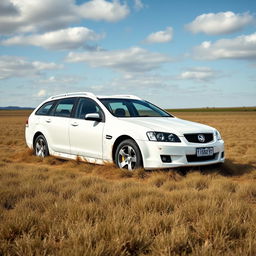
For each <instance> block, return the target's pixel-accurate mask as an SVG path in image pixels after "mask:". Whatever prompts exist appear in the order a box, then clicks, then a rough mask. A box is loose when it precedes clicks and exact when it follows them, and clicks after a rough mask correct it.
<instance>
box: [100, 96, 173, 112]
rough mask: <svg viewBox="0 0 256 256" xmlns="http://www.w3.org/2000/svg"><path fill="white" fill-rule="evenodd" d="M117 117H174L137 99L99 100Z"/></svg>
mask: <svg viewBox="0 0 256 256" xmlns="http://www.w3.org/2000/svg"><path fill="white" fill-rule="evenodd" d="M99 100H100V101H101V102H102V103H103V104H104V106H105V107H106V108H107V109H108V110H109V112H110V113H111V114H112V115H114V116H116V117H173V116H172V115H170V114H169V113H167V112H166V111H164V110H162V109H160V108H158V107H157V106H155V105H153V104H152V103H150V102H148V101H143V100H136V99H112V98H104V99H99Z"/></svg>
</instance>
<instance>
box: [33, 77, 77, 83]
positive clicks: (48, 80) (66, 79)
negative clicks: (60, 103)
mask: <svg viewBox="0 0 256 256" xmlns="http://www.w3.org/2000/svg"><path fill="white" fill-rule="evenodd" d="M78 79H79V78H78V77H73V76H62V77H56V76H50V77H48V78H46V79H41V80H39V81H38V82H39V83H42V84H75V83H77V82H78Z"/></svg>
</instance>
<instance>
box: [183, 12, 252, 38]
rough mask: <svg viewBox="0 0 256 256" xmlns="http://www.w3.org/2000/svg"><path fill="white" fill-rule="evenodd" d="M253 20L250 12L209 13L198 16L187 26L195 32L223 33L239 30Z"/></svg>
mask: <svg viewBox="0 0 256 256" xmlns="http://www.w3.org/2000/svg"><path fill="white" fill-rule="evenodd" d="M253 21H254V17H253V16H252V15H250V14H249V13H242V14H240V13H237V14H235V13H233V12H219V13H207V14H202V15H200V16H197V17H196V18H195V20H193V21H192V22H191V23H189V24H187V25H186V26H185V27H186V28H187V29H188V30H190V31H191V32H192V33H194V34H196V33H200V32H201V33H205V34H207V35H223V34H230V33H233V32H236V31H239V30H241V29H243V28H244V27H245V26H246V25H248V24H251V23H253Z"/></svg>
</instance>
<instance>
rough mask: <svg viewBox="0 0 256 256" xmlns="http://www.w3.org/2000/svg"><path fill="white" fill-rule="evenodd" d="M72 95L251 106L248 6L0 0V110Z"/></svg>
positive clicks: (253, 84) (253, 60)
mask: <svg viewBox="0 0 256 256" xmlns="http://www.w3.org/2000/svg"><path fill="white" fill-rule="evenodd" d="M73 91H90V92H93V93H95V94H97V95H111V94H135V95H138V96H140V97H141V98H144V99H147V100H150V101H152V102H153V103H155V104H158V105H160V106H162V107H166V108H187V107H222V106H224V107H225V106H255V105H256V103H255V102H256V100H255V99H256V1H253V0H236V1H234V0H233V1H231V0H225V1H220V0H216V1H207V0H204V1H201V0H198V1H195V0H194V1H192V0H190V1H189V0H186V1H182V0H180V1H176V0H172V1H171V0H161V1H157V0H147V1H146V0H126V1H125V0H120V1H118V0H114V1H110V0H89V1H84V0H79V1H75V0H44V1H41V0H1V2H0V106H8V105H19V106H32V107H34V106H37V105H38V104H39V103H40V102H41V101H42V100H44V99H46V98H47V97H49V96H51V95H54V94H59V93H65V92H73Z"/></svg>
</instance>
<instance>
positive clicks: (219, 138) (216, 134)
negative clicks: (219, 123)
mask: <svg viewBox="0 0 256 256" xmlns="http://www.w3.org/2000/svg"><path fill="white" fill-rule="evenodd" d="M215 136H216V139H217V140H221V135H220V133H219V131H217V130H216V131H215Z"/></svg>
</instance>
